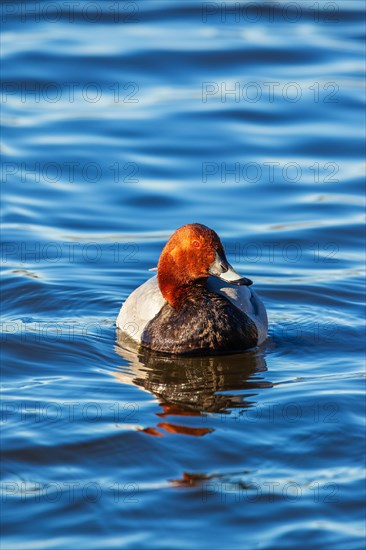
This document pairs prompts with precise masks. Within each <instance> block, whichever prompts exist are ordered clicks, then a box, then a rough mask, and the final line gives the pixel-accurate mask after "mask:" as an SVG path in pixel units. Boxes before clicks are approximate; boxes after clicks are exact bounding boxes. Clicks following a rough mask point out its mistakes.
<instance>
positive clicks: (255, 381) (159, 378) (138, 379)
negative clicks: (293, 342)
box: [115, 331, 273, 436]
mask: <svg viewBox="0 0 366 550" xmlns="http://www.w3.org/2000/svg"><path fill="white" fill-rule="evenodd" d="M117 343H118V345H117V346H116V348H115V349H116V352H117V353H118V354H119V355H121V356H122V357H123V358H124V359H125V360H126V361H127V362H128V366H123V367H120V370H119V371H117V372H116V373H115V376H116V378H117V379H118V380H119V381H120V382H123V383H128V384H131V383H132V384H134V385H136V386H138V387H139V388H141V389H143V390H146V391H149V392H150V393H151V394H152V395H154V396H155V397H156V398H157V399H158V401H159V405H160V406H161V409H162V411H161V412H160V413H158V415H157V416H158V417H159V422H158V424H157V428H160V429H163V430H165V431H167V432H170V433H181V434H185V435H196V436H202V435H206V434H207V433H209V432H211V431H213V430H212V429H211V428H208V427H207V422H205V425H206V427H205V428H195V427H194V428H192V427H191V426H185V425H182V424H181V423H179V424H175V423H174V424H172V423H170V422H168V419H169V417H171V416H178V417H192V416H207V413H220V414H229V413H230V409H246V408H249V407H253V406H254V405H255V404H256V400H255V396H256V395H257V392H256V390H258V389H261V388H271V387H272V385H273V384H272V383H271V382H269V381H268V380H266V379H265V377H264V376H263V373H265V372H267V366H266V362H265V358H264V356H263V351H261V350H255V351H251V352H245V353H241V354H236V355H220V356H211V357H171V356H165V355H160V354H156V353H153V352H151V351H148V350H143V349H139V348H137V347H136V345H134V344H133V343H131V342H130V341H126V338H125V337H124V336H122V335H121V334H120V333H119V331H117ZM144 431H146V432H147V433H149V434H150V435H162V434H161V433H160V432H157V430H156V427H154V428H146V429H145V430H144Z"/></svg>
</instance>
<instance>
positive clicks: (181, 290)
mask: <svg viewBox="0 0 366 550" xmlns="http://www.w3.org/2000/svg"><path fill="white" fill-rule="evenodd" d="M210 275H212V276H214V277H217V278H218V279H221V280H222V281H224V282H225V283H226V284H223V283H220V284H218V282H217V281H215V280H212V278H209V276H210ZM251 284H252V282H251V281H250V280H249V279H246V278H245V277H240V275H238V273H236V272H235V271H234V269H233V268H232V267H231V265H230V264H229V263H228V261H227V259H226V256H225V252H224V249H223V246H222V244H221V241H220V239H219V237H218V235H217V234H216V233H215V232H214V231H212V229H209V228H208V227H206V226H204V225H200V224H197V223H195V224H188V225H184V226H183V227H181V228H179V229H177V231H175V233H174V234H173V235H172V236H171V238H170V239H169V241H168V243H167V244H166V245H165V247H164V249H163V251H162V253H161V256H160V259H159V264H158V274H157V277H153V278H151V279H149V280H148V281H146V282H145V283H144V284H143V285H141V286H140V287H138V288H137V289H136V290H135V291H134V292H132V294H131V295H130V296H129V297H128V298H127V300H126V302H125V303H124V305H123V306H122V308H121V311H120V313H119V315H118V318H117V327H118V328H119V329H121V330H122V331H124V332H128V333H129V335H130V336H131V337H132V338H133V339H134V340H135V341H136V342H138V343H140V344H141V345H142V346H143V347H145V348H147V349H151V350H154V351H158V352H163V353H170V354H177V355H194V354H195V355H212V354H217V353H233V352H240V351H244V350H246V349H250V348H254V347H255V346H256V345H258V344H260V343H262V342H263V341H264V340H265V338H266V336H267V328H268V323H267V314H266V310H265V307H264V305H263V304H262V302H261V300H260V299H259V298H258V296H257V295H256V293H255V292H254V291H253V290H252V289H251V288H249V286H250V285H251ZM232 285H236V286H232Z"/></svg>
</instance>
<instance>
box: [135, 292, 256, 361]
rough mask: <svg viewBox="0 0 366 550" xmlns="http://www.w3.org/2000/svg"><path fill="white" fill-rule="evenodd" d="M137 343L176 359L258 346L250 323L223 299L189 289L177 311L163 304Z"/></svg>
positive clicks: (254, 328)
mask: <svg viewBox="0 0 366 550" xmlns="http://www.w3.org/2000/svg"><path fill="white" fill-rule="evenodd" d="M141 343H142V345H143V346H144V347H146V348H148V349H151V350H153V351H158V352H163V353H173V354H179V355H193V354H200V355H202V354H216V353H232V352H235V351H243V350H246V349H250V348H254V347H255V346H256V345H257V343H258V332H257V327H256V325H255V324H254V323H253V321H252V320H251V319H250V318H249V317H248V316H247V315H246V314H245V313H243V312H242V311H240V310H239V309H238V308H237V307H236V306H234V305H233V304H232V303H231V302H230V301H229V300H228V299H227V298H225V297H224V296H222V295H221V294H215V293H213V292H211V291H210V290H208V289H207V288H206V287H205V286H204V285H198V284H196V285H193V286H192V287H191V288H190V289H189V290H187V294H186V296H185V299H184V302H183V303H182V304H181V306H180V307H179V308H178V309H174V308H173V307H172V306H171V305H170V304H168V303H166V304H165V305H164V306H163V307H162V309H161V310H160V311H159V313H158V314H157V315H156V316H155V317H154V319H152V320H151V321H150V322H149V323H148V324H147V326H146V328H145V330H144V332H143V334H142V338H141Z"/></svg>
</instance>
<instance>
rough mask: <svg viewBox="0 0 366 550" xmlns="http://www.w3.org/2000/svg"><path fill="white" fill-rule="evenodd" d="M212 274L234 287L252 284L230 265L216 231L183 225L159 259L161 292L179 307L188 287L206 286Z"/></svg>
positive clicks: (192, 225)
mask: <svg viewBox="0 0 366 550" xmlns="http://www.w3.org/2000/svg"><path fill="white" fill-rule="evenodd" d="M210 275H212V276H213V277H218V278H219V279H222V280H223V281H225V282H227V283H230V284H232V285H247V286H248V285H251V284H252V281H251V280H250V279H247V278H246V277H241V276H240V275H239V274H238V273H237V272H236V271H235V270H234V269H233V268H232V266H231V265H230V264H229V262H228V261H227V259H226V255H225V251H224V247H223V246H222V243H221V241H220V238H219V236H218V235H217V233H215V231H213V230H212V229H209V228H208V227H206V226H205V225H201V224H199V223H191V224H187V225H183V226H182V227H180V228H179V229H177V230H176V231H175V232H174V233H173V235H172V236H171V237H170V239H169V241H168V242H167V244H166V245H165V247H164V249H163V251H162V253H161V256H160V259H159V264H158V283H159V288H160V291H161V293H162V294H163V296H164V298H165V299H166V300H167V302H169V304H170V305H172V306H173V307H178V306H179V304H180V303H181V301H182V300H183V299H184V294H185V292H186V291H187V287H188V286H189V285H192V284H194V283H195V282H196V283H204V282H205V280H206V279H207V278H208V277H209V276H210Z"/></svg>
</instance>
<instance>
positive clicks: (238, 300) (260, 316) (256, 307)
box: [207, 277, 268, 344]
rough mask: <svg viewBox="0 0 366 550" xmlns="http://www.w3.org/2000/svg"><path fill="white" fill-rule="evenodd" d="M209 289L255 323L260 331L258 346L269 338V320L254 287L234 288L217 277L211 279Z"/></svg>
mask: <svg viewBox="0 0 366 550" xmlns="http://www.w3.org/2000/svg"><path fill="white" fill-rule="evenodd" d="M207 288H208V289H209V290H211V291H212V292H215V293H216V294H222V295H223V296H225V298H227V299H228V300H230V302H231V303H232V304H233V305H234V306H236V307H237V308H238V309H240V311H243V313H245V314H246V315H248V317H249V318H250V319H251V320H252V321H253V322H254V323H255V325H256V327H257V330H258V344H261V343H262V342H264V340H265V339H266V338H267V332H268V319H267V312H266V308H265V307H264V304H263V302H262V300H261V299H260V298H259V296H258V295H257V293H256V292H254V290H253V287H252V286H234V285H230V284H228V283H225V282H223V281H221V280H220V279H217V278H215V277H209V278H208V282H207Z"/></svg>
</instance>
